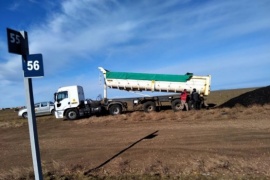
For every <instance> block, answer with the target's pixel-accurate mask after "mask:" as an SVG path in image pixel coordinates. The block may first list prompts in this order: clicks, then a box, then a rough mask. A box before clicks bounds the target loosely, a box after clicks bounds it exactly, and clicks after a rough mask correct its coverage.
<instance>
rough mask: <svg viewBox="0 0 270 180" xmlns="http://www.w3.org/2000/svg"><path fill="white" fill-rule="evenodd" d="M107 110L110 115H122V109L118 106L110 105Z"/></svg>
mask: <svg viewBox="0 0 270 180" xmlns="http://www.w3.org/2000/svg"><path fill="white" fill-rule="evenodd" d="M109 110H110V114H111V115H118V114H121V113H122V108H121V106H120V105H118V104H114V105H112V106H111V107H110V109H109Z"/></svg>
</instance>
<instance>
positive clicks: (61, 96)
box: [54, 91, 70, 111]
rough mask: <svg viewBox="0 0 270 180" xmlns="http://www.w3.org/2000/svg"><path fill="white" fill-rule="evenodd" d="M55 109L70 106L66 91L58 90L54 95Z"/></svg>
mask: <svg viewBox="0 0 270 180" xmlns="http://www.w3.org/2000/svg"><path fill="white" fill-rule="evenodd" d="M54 105H55V110H56V111H58V110H64V109H66V108H67V107H70V100H69V98H68V91H62V92H58V93H56V95H55V104H54Z"/></svg>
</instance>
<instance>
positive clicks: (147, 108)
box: [143, 101, 156, 112]
mask: <svg viewBox="0 0 270 180" xmlns="http://www.w3.org/2000/svg"><path fill="white" fill-rule="evenodd" d="M143 110H144V112H153V111H156V104H155V103H154V102H152V101H147V102H145V103H144V104H143Z"/></svg>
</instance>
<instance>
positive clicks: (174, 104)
mask: <svg viewBox="0 0 270 180" xmlns="http://www.w3.org/2000/svg"><path fill="white" fill-rule="evenodd" d="M183 108H184V106H182V104H181V101H180V100H179V99H176V100H174V101H173V102H172V109H173V110H174V111H180V110H183Z"/></svg>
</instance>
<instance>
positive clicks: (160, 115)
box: [0, 89, 270, 180]
mask: <svg viewBox="0 0 270 180" xmlns="http://www.w3.org/2000/svg"><path fill="white" fill-rule="evenodd" d="M249 90H250V91H251V89H249ZM226 92H227V91H226ZM235 94H237V93H235ZM218 95H219V96H218V97H219V98H216V100H218V101H216V102H217V104H222V103H224V102H225V101H226V100H225V99H226V98H229V97H228V96H229V95H230V94H229V93H228V94H227V95H223V94H218ZM220 97H221V99H220ZM222 98H223V99H222ZM210 99H211V98H210ZM212 99H215V98H214V97H212ZM212 102H214V100H212ZM205 117H207V118H205ZM266 117H270V104H264V105H258V104H253V105H249V106H247V107H245V106H243V105H241V104H236V105H234V107H232V108H230V107H223V108H218V107H217V108H212V109H209V110H205V109H203V110H199V111H196V110H192V111H188V112H187V111H179V112H173V111H171V110H166V111H161V112H153V113H145V112H142V111H135V112H128V113H125V114H121V115H119V116H103V117H96V116H92V117H90V118H86V119H80V120H77V121H74V123H75V124H76V125H82V126H84V125H88V124H92V123H93V124H98V123H101V124H102V125H103V124H109V123H117V122H125V123H129V122H138V123H141V122H142V123H144V122H148V121H150V122H154V121H157V122H168V121H169V122H172V121H176V122H181V123H183V124H185V123H186V122H189V123H190V122H192V123H194V124H196V123H198V122H204V121H214V122H221V123H226V122H228V121H230V123H232V122H234V121H237V120H238V119H242V120H243V119H244V120H247V121H248V120H254V119H261V118H266ZM51 119H52V117H51V116H44V117H38V118H37V120H38V121H44V122H45V121H48V120H51ZM26 124H27V120H25V119H22V118H19V117H18V116H17V112H14V111H13V110H5V111H0V128H2V129H3V128H17V127H21V126H24V125H26ZM241 128H245V127H244V125H243V127H241ZM154 157H155V158H151V159H150V158H147V157H146V158H145V159H144V160H145V162H144V165H143V166H142V167H140V168H138V167H134V166H133V164H134V163H135V164H136V162H133V161H131V160H130V159H125V158H124V157H117V158H115V159H113V160H112V161H111V162H110V163H109V164H107V165H106V166H103V167H101V168H99V169H97V170H94V171H91V172H88V173H86V172H87V171H88V170H89V165H91V166H90V167H93V165H92V164H91V162H88V164H72V165H70V164H65V163H62V162H57V161H53V162H52V163H50V164H49V163H46V162H43V163H42V169H43V175H44V179H45V180H46V179H48V180H49V179H50V180H53V179H66V180H73V179H74V180H86V179H269V177H270V171H269V169H270V164H269V162H268V161H267V160H264V159H258V158H259V157H257V158H253V159H252V158H249V160H248V161H247V159H245V157H242V158H239V157H238V158H233V157H228V156H225V155H224V156H220V155H215V154H213V155H211V156H210V155H204V154H201V155H200V156H192V155H189V157H183V159H184V158H185V159H186V161H179V162H178V163H177V164H171V163H170V161H168V160H165V159H160V158H159V157H158V156H154ZM0 179H1V180H8V179H34V175H33V169H31V168H20V169H18V168H14V169H11V170H9V171H5V172H0Z"/></svg>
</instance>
